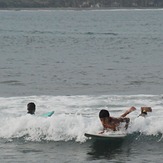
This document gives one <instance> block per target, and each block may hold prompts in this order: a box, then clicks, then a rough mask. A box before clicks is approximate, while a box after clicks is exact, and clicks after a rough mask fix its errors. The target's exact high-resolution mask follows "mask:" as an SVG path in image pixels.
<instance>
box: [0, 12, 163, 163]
mask: <svg viewBox="0 0 163 163" xmlns="http://www.w3.org/2000/svg"><path fill="white" fill-rule="evenodd" d="M162 27H163V10H162V9H141V10H138V9H115V10H114V9H112V10H111V9H110V10H19V11H18V10H1V11H0V57H1V58H0V149H1V153H0V161H1V162H13V163H14V162H16V163H17V162H57V163H68V162H74V163H76V162H81V163H87V162H93V163H94V162H95V163H105V162H112V163H114V162H116V163H117V162H118V163H120V162H134V163H142V162H143V163H146V162H150V163H153V162H157V163H161V162H162V159H163V156H162V151H163V140H162V134H163V127H162V124H163V116H162V115H163V114H162V113H163V110H162V107H163V93H162V92H163V89H162V85H163V73H162V70H163V64H162V57H163V54H162V52H163V46H162V45H163V33H162ZM31 101H32V102H35V103H36V106H37V109H36V115H35V116H31V115H27V114H26V112H27V111H26V105H27V103H29V102H31ZM131 106H135V107H136V108H137V110H136V111H134V112H133V113H131V114H129V115H128V117H130V119H131V123H130V126H129V128H128V130H127V133H128V135H127V137H126V138H125V139H124V140H123V141H121V142H107V141H99V140H98V141H95V140H90V139H87V138H86V137H85V136H84V133H85V132H92V133H97V132H100V131H101V130H102V126H101V123H100V121H99V118H98V113H99V111H100V110H101V109H108V110H109V111H110V114H111V115H112V116H115V117H118V116H120V115H121V114H122V113H123V112H124V111H125V110H126V109H128V108H129V107H131ZM141 106H151V107H152V109H153V111H152V113H149V114H148V117H147V118H142V117H138V115H139V114H140V107H141ZM52 110H53V111H54V112H55V113H54V115H52V116H51V117H48V118H44V117H41V116H40V115H41V114H43V113H45V112H48V111H52Z"/></svg>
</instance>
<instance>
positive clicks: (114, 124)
mask: <svg viewBox="0 0 163 163" xmlns="http://www.w3.org/2000/svg"><path fill="white" fill-rule="evenodd" d="M134 110H136V108H135V107H131V108H130V109H129V110H127V111H126V112H125V113H123V114H122V115H121V116H120V117H119V118H115V117H111V116H110V114H109V112H108V111H107V110H101V111H100V113H99V118H100V120H101V123H102V125H103V127H104V129H103V132H104V131H105V130H107V129H110V130H112V131H117V130H118V127H119V125H120V124H121V123H122V122H125V123H126V124H125V128H126V129H127V128H128V125H129V122H130V119H129V118H126V115H128V114H129V113H131V112H132V111H134ZM103 132H101V133H103Z"/></svg>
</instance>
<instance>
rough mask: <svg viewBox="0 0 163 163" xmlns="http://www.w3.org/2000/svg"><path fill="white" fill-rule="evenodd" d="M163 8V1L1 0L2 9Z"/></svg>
mask: <svg viewBox="0 0 163 163" xmlns="http://www.w3.org/2000/svg"><path fill="white" fill-rule="evenodd" d="M21 7H25V8H31V7H33V8H34V7H36V8H37V7H72V8H84V7H88V8H89V7H92V8H94V7H96V8H98V7H99V8H100V7H163V0H0V8H21Z"/></svg>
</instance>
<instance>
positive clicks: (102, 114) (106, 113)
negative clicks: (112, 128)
mask: <svg viewBox="0 0 163 163" xmlns="http://www.w3.org/2000/svg"><path fill="white" fill-rule="evenodd" d="M99 117H100V118H105V117H110V114H109V112H108V111H107V110H105V109H102V110H101V111H100V113H99Z"/></svg>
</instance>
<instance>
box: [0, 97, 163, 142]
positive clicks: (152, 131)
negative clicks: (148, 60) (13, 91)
mask: <svg viewBox="0 0 163 163" xmlns="http://www.w3.org/2000/svg"><path fill="white" fill-rule="evenodd" d="M31 101H32V102H35V103H36V105H37V110H36V115H35V116H31V115H28V114H26V112H27V111H26V105H27V103H28V102H31ZM0 103H1V105H0V138H5V139H13V138H23V139H25V140H30V141H42V140H50V141H69V140H75V141H78V142H84V141H86V137H85V136H84V133H85V132H91V133H98V132H100V131H101V130H102V126H101V123H100V120H99V118H98V113H99V111H100V109H103V108H106V109H108V110H110V114H111V115H112V116H117V117H118V116H119V115H121V114H122V113H123V112H124V111H125V110H126V109H127V108H129V107H130V106H133V105H134V106H136V107H137V110H136V111H135V112H132V113H131V114H130V115H129V117H130V118H131V123H130V126H129V129H128V132H129V133H134V132H142V133H143V134H146V135H157V134H159V133H163V126H162V123H163V120H162V119H163V117H162V113H163V110H162V105H163V104H162V96H161V95H160V96H156V95H150V96H149V95H139V96H123V95H122V96H112V95H110V96H107V95H105V96H26V97H10V98H2V97H1V98H0ZM142 105H143V106H152V108H153V112H152V113H149V114H148V117H147V118H142V117H137V116H138V115H139V114H140V106H142ZM52 110H54V111H55V113H54V115H52V117H48V118H44V117H41V116H39V115H41V114H43V113H45V112H49V111H52Z"/></svg>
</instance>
